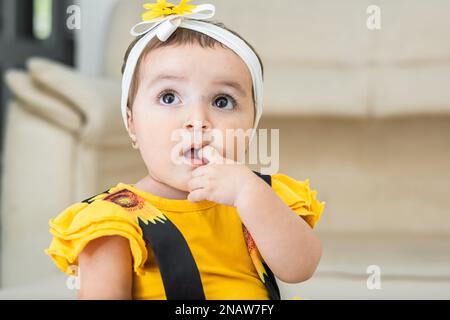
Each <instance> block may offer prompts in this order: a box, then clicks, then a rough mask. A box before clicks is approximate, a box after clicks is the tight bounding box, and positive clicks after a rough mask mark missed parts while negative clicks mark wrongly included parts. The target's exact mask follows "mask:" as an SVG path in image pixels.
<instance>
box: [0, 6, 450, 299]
mask: <svg viewBox="0 0 450 320" xmlns="http://www.w3.org/2000/svg"><path fill="white" fill-rule="evenodd" d="M213 2H214V3H215V4H216V5H217V7H218V12H220V14H219V17H218V19H219V20H223V21H225V22H227V24H228V25H229V26H230V27H232V28H234V29H236V30H239V31H241V30H242V32H241V33H242V34H243V35H244V36H245V37H246V38H248V39H249V40H251V42H252V43H253V44H254V45H255V47H256V48H257V50H258V51H259V53H260V54H261V56H262V57H263V60H264V61H265V67H266V82H265V85H266V90H265V91H266V96H265V101H266V104H265V107H266V113H265V115H264V117H263V121H262V123H261V126H262V127H267V128H279V129H280V137H281V150H280V161H281V164H280V171H281V172H283V173H287V174H289V175H291V176H293V177H295V178H297V179H306V178H310V180H311V185H312V187H313V188H314V189H317V190H318V197H319V199H320V200H323V201H326V203H327V207H326V209H325V211H324V213H323V217H322V220H321V221H320V222H319V224H318V227H317V232H318V234H319V236H320V237H321V239H322V241H323V245H324V254H323V258H322V261H321V264H320V266H319V268H318V270H317V272H316V274H315V276H314V277H313V278H312V279H310V280H309V281H307V282H305V283H302V284H289V285H288V284H284V283H281V282H280V286H281V290H282V295H283V298H285V299H290V298H293V297H296V296H300V297H303V298H309V299H332V298H336V299H348V298H356V299H382V298H385V299H394V298H406V299H415V298H425V299H427V298H438V299H442V298H450V254H449V252H450V215H449V209H448V208H450V197H449V196H448V195H449V189H450V188H449V183H448V181H450V143H449V141H450V117H449V114H450V90H449V87H448V84H449V83H450V72H449V71H450V63H449V60H450V59H449V58H450V42H448V41H444V39H445V38H446V37H447V38H448V34H449V30H450V22H449V20H448V19H447V16H446V12H448V11H449V10H450V4H449V3H448V2H447V1H445V0H440V1H438V0H435V1H431V2H423V1H419V0H413V1H409V2H408V7H406V6H405V5H404V4H403V2H402V1H400V0H396V1H392V0H390V1H387V0H381V1H376V4H378V5H379V6H380V7H381V9H382V29H381V30H380V31H369V30H367V28H365V20H366V18H367V15H366V8H367V6H368V5H369V4H372V3H373V1H360V0H348V1H345V2H344V3H342V2H339V3H337V2H336V3H335V2H333V1H325V0H316V1H314V2H311V1H296V2H295V4H294V3H293V2H292V1H287V0H286V1H277V3H276V4H273V5H274V6H277V7H279V9H280V10H272V9H271V8H269V7H267V8H266V7H264V6H261V5H260V2H258V1H256V0H251V1H250V0H249V1H245V2H242V1H237V0H227V1H213ZM238 3H239V6H240V8H241V9H242V10H241V11H242V12H236V10H235V8H236V6H237V4H238ZM287 4H289V5H290V6H291V7H292V6H294V7H295V8H292V10H288V11H286V10H281V9H282V8H284V7H285V6H286V5H287ZM294 9H295V10H294ZM445 9H446V10H445ZM246 10H251V12H253V13H254V15H255V16H258V17H259V18H258V20H255V21H252V23H249V20H248V19H249V17H251V16H253V15H249V14H248V13H247V12H248V11H246ZM139 12H140V7H139V6H138V5H136V6H134V5H131V4H130V2H129V1H126V0H124V1H119V2H118V5H117V7H116V8H115V10H114V11H113V13H112V16H111V19H110V21H111V25H110V33H109V35H108V37H107V39H106V41H105V65H104V72H103V74H102V75H101V76H99V77H97V78H94V77H86V76H84V75H83V74H80V73H79V72H77V71H76V70H73V69H70V68H67V67H65V66H62V65H59V64H57V63H54V62H51V61H46V60H43V59H39V58H36V59H32V60H30V61H29V63H28V65H27V70H25V71H18V70H12V71H10V72H9V73H8V75H7V77H6V82H7V84H8V86H9V87H10V88H11V91H12V92H13V94H14V96H15V99H14V100H13V101H11V103H10V105H9V108H8V110H9V112H8V118H7V119H8V120H7V128H6V141H5V153H4V159H3V166H4V168H3V176H2V184H3V185H2V190H3V194H2V200H1V225H2V233H1V235H2V238H1V244H2V247H1V283H2V289H0V298H16V297H20V298H61V299H66V298H68V299H70V298H73V297H74V291H71V290H69V289H67V287H66V280H67V279H66V277H65V276H64V275H62V274H60V273H59V272H58V271H57V270H56V268H55V267H54V265H53V264H52V263H51V261H50V260H49V259H48V257H46V256H45V255H44V253H43V249H44V248H45V247H46V246H47V245H48V243H49V241H50V236H49V234H48V227H47V222H48V219H49V218H50V217H53V216H54V215H55V214H57V213H58V212H59V211H60V210H62V209H63V208H65V207H66V206H67V205H68V204H70V203H71V202H73V201H77V200H80V199H84V198H85V197H87V196H89V195H92V194H95V193H98V192H101V191H103V190H105V189H106V188H107V187H109V186H111V185H112V184H115V183H116V182H117V180H122V181H125V182H134V181H136V179H138V178H139V177H140V176H141V175H143V174H144V172H145V170H144V167H143V165H142V163H141V161H140V159H139V157H138V154H137V153H136V152H135V151H133V150H132V148H131V145H130V143H129V139H128V137H127V135H126V132H125V130H124V129H123V127H122V123H121V118H120V112H119V95H120V84H119V78H120V75H119V70H120V63H121V59H122V55H123V52H124V50H125V48H126V46H127V43H128V41H129V40H130V38H129V36H128V35H127V31H128V30H129V28H130V27H131V25H132V24H133V23H134V22H135V21H137V19H138V16H139ZM119 17H120V19H119ZM281 26H283V28H285V29H286V30H287V32H285V33H279V32H278V31H279V30H280V28H281ZM261 30H262V31H261ZM267 39H270V41H267ZM371 265H376V266H378V267H379V269H380V271H381V289H379V290H377V289H375V290H370V289H369V288H368V287H367V279H368V278H369V274H368V273H367V268H368V267H369V266H371Z"/></svg>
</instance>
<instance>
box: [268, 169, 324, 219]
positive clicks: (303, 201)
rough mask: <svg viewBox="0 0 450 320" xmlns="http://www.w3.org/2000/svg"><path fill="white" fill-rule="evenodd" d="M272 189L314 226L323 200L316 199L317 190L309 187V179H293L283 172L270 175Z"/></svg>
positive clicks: (321, 209) (320, 213)
mask: <svg viewBox="0 0 450 320" xmlns="http://www.w3.org/2000/svg"><path fill="white" fill-rule="evenodd" d="M272 189H273V190H274V191H275V193H276V194H277V195H278V196H279V197H280V198H281V200H283V202H284V203H286V205H288V206H289V207H290V208H291V209H292V210H293V211H295V212H296V213H297V214H298V215H299V216H301V217H302V218H303V219H304V220H305V221H306V222H307V223H308V224H309V225H310V226H311V228H314V227H315V225H316V223H317V221H319V219H320V216H321V215H322V211H323V209H324V208H325V202H319V201H318V200H317V199H316V195H317V191H316V190H311V189H310V187H309V179H307V180H305V181H298V180H295V179H293V178H291V177H289V176H287V175H285V174H281V173H278V174H274V175H272Z"/></svg>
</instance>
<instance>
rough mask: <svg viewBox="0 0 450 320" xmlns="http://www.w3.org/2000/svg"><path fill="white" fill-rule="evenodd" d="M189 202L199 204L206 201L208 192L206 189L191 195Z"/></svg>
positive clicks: (193, 192)
mask: <svg viewBox="0 0 450 320" xmlns="http://www.w3.org/2000/svg"><path fill="white" fill-rule="evenodd" d="M188 200H189V201H191V202H198V201H203V200H206V191H205V189H197V190H194V191H192V192H191V193H189V195H188Z"/></svg>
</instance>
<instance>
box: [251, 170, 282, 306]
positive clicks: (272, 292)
mask: <svg viewBox="0 0 450 320" xmlns="http://www.w3.org/2000/svg"><path fill="white" fill-rule="evenodd" d="M253 172H254V173H255V174H256V175H257V176H259V177H260V178H261V179H263V180H264V181H265V182H266V183H267V184H268V185H269V186H272V176H270V175H265V174H261V173H259V172H257V171H253ZM263 266H264V269H266V272H267V275H268V277H266V275H264V280H265V281H264V285H265V286H266V289H267V291H268V292H269V296H270V299H272V300H280V299H281V295H280V289H279V288H278V284H277V281H276V279H275V276H274V274H273V272H272V270H270V268H269V266H268V265H267V264H266V263H265V262H263Z"/></svg>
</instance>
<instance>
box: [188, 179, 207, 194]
mask: <svg viewBox="0 0 450 320" xmlns="http://www.w3.org/2000/svg"><path fill="white" fill-rule="evenodd" d="M204 180H205V179H203V178H201V177H197V178H193V179H191V180H189V182H188V190H189V192H192V191H194V190H197V189H200V188H204V187H205V181H204Z"/></svg>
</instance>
